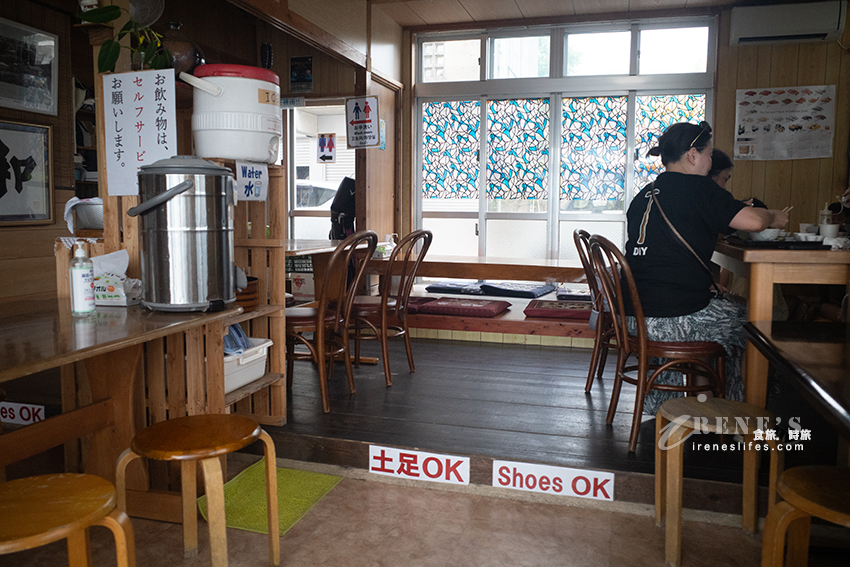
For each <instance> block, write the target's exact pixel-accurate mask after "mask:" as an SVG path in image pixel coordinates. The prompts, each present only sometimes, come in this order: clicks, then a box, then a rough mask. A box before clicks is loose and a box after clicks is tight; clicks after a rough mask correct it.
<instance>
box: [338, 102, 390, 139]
mask: <svg viewBox="0 0 850 567" xmlns="http://www.w3.org/2000/svg"><path fill="white" fill-rule="evenodd" d="M345 133H346V141H347V143H348V149H353V148H377V147H380V145H381V127H380V119H379V118H378V97H376V96H361V97H351V98H346V99H345Z"/></svg>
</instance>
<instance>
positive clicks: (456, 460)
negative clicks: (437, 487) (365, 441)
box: [369, 445, 469, 484]
mask: <svg viewBox="0 0 850 567" xmlns="http://www.w3.org/2000/svg"><path fill="white" fill-rule="evenodd" d="M369 472H373V473H375V474H383V475H387V476H394V477H397V478H406V479H414V480H425V481H430V482H442V483H446V484H469V457H458V456H454V455H439V454H436V453H425V452H423V451H408V450H405V449H396V448H394V447H381V446H378V445H369Z"/></svg>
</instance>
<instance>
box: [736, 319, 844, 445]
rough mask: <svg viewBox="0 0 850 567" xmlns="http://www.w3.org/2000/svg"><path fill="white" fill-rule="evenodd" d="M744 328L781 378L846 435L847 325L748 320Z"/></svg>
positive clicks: (748, 336) (751, 340) (750, 339)
mask: <svg viewBox="0 0 850 567" xmlns="http://www.w3.org/2000/svg"><path fill="white" fill-rule="evenodd" d="M744 330H745V331H746V333H747V338H748V339H749V341H750V342H751V343H752V344H753V346H755V348H757V349H758V350H759V352H760V353H761V354H763V355H764V356H765V357H766V358H767V359H768V360H769V361H770V363H771V364H772V365H773V368H774V369H775V370H776V372H778V373H779V374H780V376H781V377H782V378H783V379H784V381H786V382H788V383H790V384H791V385H792V386H793V387H794V389H795V390H796V391H797V392H798V393H799V394H800V395H801V396H802V397H804V398H805V399H806V400H807V401H808V402H809V403H810V404H811V405H812V407H814V408H815V409H816V410H817V411H818V413H820V414H821V415H823V416H824V417H825V418H826V419H827V420H829V421H830V423H832V425H834V426H835V427H836V429H837V430H838V431H839V432H840V433H841V434H842V435H843V436H844V437H845V439H847V440H850V335H848V327H847V325H846V324H844V323H832V322H798V321H752V322H749V323H745V324H744ZM801 425H802V426H803V427H805V424H801ZM815 434H817V433H816V432H815Z"/></svg>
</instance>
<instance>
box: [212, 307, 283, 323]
mask: <svg viewBox="0 0 850 567" xmlns="http://www.w3.org/2000/svg"><path fill="white" fill-rule="evenodd" d="M285 310H286V306H284V305H258V306H257V308H256V309H254V310H253V311H248V312H243V313H240V314H239V315H234V316H233V317H230V318H229V319H228V320H227V324H228V325H235V324H236V323H243V322H245V321H250V320H251V319H256V318H257V317H274V316H276V315H278V314H281V313H282V312H284V311H285Z"/></svg>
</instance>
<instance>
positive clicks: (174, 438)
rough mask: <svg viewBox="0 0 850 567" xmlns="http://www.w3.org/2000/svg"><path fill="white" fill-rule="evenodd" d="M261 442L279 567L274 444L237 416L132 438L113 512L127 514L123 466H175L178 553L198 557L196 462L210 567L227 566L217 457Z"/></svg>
mask: <svg viewBox="0 0 850 567" xmlns="http://www.w3.org/2000/svg"><path fill="white" fill-rule="evenodd" d="M257 439H262V440H263V444H264V445H265V457H266V497H267V498H268V521H269V560H270V561H271V563H272V564H273V565H280V525H279V523H278V515H277V463H276V462H275V451H274V443H273V442H272V439H271V437H269V435H268V433H266V432H265V431H263V430H262V428H260V425H259V424H258V423H257V422H256V421H254V420H253V419H250V418H248V417H245V416H241V415H236V414H210V415H193V416H189V417H180V418H177V419H169V420H167V421H160V422H159V423H155V424H153V425H151V426H150V427H147V428H145V429H143V430H142V431H140V432H139V433H137V434H136V436H135V437H134V438H133V442H132V443H131V444H130V448H129V449H127V450H126V451H124V452H123V453H122V454H121V457H120V458H119V459H118V471H117V475H116V485H117V488H118V507H119V508H120V509H121V510H123V511H126V509H127V501H126V498H127V497H126V481H125V474H126V471H127V465H128V464H129V463H130V462H131V461H133V459H137V458H139V457H147V458H149V459H155V460H158V461H180V465H181V468H180V476H181V479H182V487H181V488H182V493H183V551H184V555H185V556H186V557H193V556H195V555H197V553H198V508H197V505H196V499H197V486H196V476H195V475H196V472H195V461H200V462H201V468H202V470H203V471H204V486H205V489H206V495H207V507H208V517H209V529H210V552H211V554H212V565H213V567H224V566H226V565H227V534H226V530H225V517H224V481H223V475H222V470H221V461H220V460H219V457H220V456H222V455H226V454H227V453H232V452H234V451H237V450H239V449H241V448H243V447H246V446H248V445H250V444H251V443H253V442H254V441H256V440H257Z"/></svg>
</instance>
